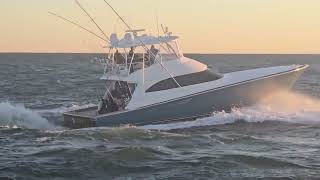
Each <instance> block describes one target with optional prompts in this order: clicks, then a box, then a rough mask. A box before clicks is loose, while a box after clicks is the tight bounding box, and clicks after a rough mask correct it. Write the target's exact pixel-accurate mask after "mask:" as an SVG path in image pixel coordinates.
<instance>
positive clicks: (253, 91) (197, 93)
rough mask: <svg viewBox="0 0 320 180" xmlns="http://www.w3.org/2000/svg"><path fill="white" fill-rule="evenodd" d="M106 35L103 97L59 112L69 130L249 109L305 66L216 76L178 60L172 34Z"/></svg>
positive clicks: (192, 62)
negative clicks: (120, 37)
mask: <svg viewBox="0 0 320 180" xmlns="http://www.w3.org/2000/svg"><path fill="white" fill-rule="evenodd" d="M143 31H144V30H128V31H126V32H125V34H124V37H123V38H122V39H118V36H117V34H111V36H110V38H109V39H110V46H108V47H106V48H109V53H108V54H106V56H107V57H106V58H105V60H104V61H103V65H104V74H103V76H102V77H101V79H102V80H103V81H104V82H105V84H106V90H105V94H104V95H103V96H102V97H101V102H100V104H99V105H97V106H93V107H88V108H84V109H78V110H74V111H70V112H66V113H64V125H65V126H67V127H70V128H85V127H101V126H112V127H114V126H121V125H135V126H141V125H150V124H161V123H169V122H174V121H186V120H193V119H196V118H199V117H204V116H210V115H211V114H212V112H216V111H222V110H224V111H229V110H230V109H232V108H233V107H235V106H236V107H239V106H248V105H252V104H254V103H256V102H258V101H259V100H261V99H262V98H263V97H265V96H266V95H268V94H269V93H272V92H275V91H278V90H283V89H289V88H291V87H292V85H293V84H294V83H295V81H296V80H297V79H298V78H299V76H300V75H301V74H302V73H303V71H304V70H305V69H306V68H307V67H308V65H289V66H276V67H267V68H258V69H251V70H245V71H238V72H231V73H226V74H220V73H218V72H217V71H216V70H214V69H212V68H209V67H208V66H207V65H205V64H203V63H200V62H198V61H196V60H194V59H190V58H187V57H184V56H183V54H182V52H181V50H180V49H179V46H178V42H177V39H178V37H177V36H173V35H172V33H169V32H168V31H167V30H166V31H164V35H163V36H150V35H146V34H143V35H139V33H141V32H143Z"/></svg>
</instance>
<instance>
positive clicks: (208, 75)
mask: <svg viewBox="0 0 320 180" xmlns="http://www.w3.org/2000/svg"><path fill="white" fill-rule="evenodd" d="M221 77H222V76H221V75H219V74H216V73H214V72H212V71H210V70H206V71H202V72H198V73H193V74H187V75H182V76H176V77H174V78H175V79H176V81H178V83H179V84H180V86H182V87H183V86H190V85H194V84H200V83H204V82H209V81H214V80H217V79H220V78H221ZM173 88H178V85H177V84H176V83H175V82H174V80H173V79H172V78H168V79H165V80H163V81H160V82H158V83H157V84H154V85H153V86H151V87H150V88H149V89H148V90H146V92H154V91H162V90H166V89H173Z"/></svg>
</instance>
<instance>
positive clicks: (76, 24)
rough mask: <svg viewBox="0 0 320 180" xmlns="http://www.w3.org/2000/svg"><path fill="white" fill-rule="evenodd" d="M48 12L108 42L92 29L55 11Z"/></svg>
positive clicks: (107, 41)
mask: <svg viewBox="0 0 320 180" xmlns="http://www.w3.org/2000/svg"><path fill="white" fill-rule="evenodd" d="M48 13H49V14H51V15H53V16H55V17H57V18H60V19H62V20H64V21H66V22H68V23H70V24H73V25H74V26H76V27H78V28H80V29H83V30H85V31H87V32H88V33H90V34H92V35H94V36H96V37H97V38H99V39H101V40H103V41H105V42H106V43H109V40H107V39H105V38H103V37H101V36H99V35H97V34H96V33H94V32H93V31H92V30H89V29H87V28H85V27H83V26H82V25H80V24H78V23H76V22H74V21H72V20H69V19H67V18H65V17H63V16H60V15H58V14H56V13H53V12H48Z"/></svg>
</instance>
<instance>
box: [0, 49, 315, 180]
mask: <svg viewBox="0 0 320 180" xmlns="http://www.w3.org/2000/svg"><path fill="white" fill-rule="evenodd" d="M99 56H100V57H101V56H102V55H101V54H0V179H1V178H7V179H320V119H319V117H320V100H319V99H320V55H192V54H189V55H186V56H188V57H192V58H195V59H198V60H199V61H201V62H204V63H206V64H208V65H211V66H213V67H215V68H217V69H219V71H220V72H231V71H237V70H244V69H251V68H255V67H268V66H275V65H288V64H310V68H309V69H308V70H307V71H306V72H305V74H303V76H302V77H301V78H300V79H299V80H298V81H297V83H296V84H295V86H294V87H293V90H292V91H291V92H288V93H280V94H275V95H274V96H273V97H269V98H266V100H265V101H263V102H261V103H259V104H257V105H255V106H252V107H245V108H241V109H234V110H233V111H232V112H231V113H225V112H213V115H212V116H211V117H207V118H203V119H198V120H196V121H192V122H181V123H174V124H165V125H152V126H144V127H130V126H125V127H118V128H91V129H81V130H68V129H64V128H63V127H61V125H62V120H63V119H62V116H61V114H62V113H63V112H65V111H67V110H71V109H74V108H79V107H83V106H87V105H88V104H89V105H90V104H95V103H97V102H98V100H99V99H100V95H101V94H102V93H103V92H102V89H103V82H101V81H100V80H99V76H100V75H101V73H102V67H101V66H100V65H99V64H97V63H95V62H94V61H93V59H94V58H95V57H99Z"/></svg>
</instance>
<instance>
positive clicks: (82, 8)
mask: <svg viewBox="0 0 320 180" xmlns="http://www.w3.org/2000/svg"><path fill="white" fill-rule="evenodd" d="M75 2H76V4H77V5H78V6H79V8H80V9H81V10H82V11H83V12H84V13H85V14H86V15H87V16H88V17H89V18H90V20H91V21H92V22H93V23H94V24H95V25H96V27H97V28H98V29H99V30H100V32H101V33H102V34H103V35H104V37H105V38H106V39H107V40H108V41H109V42H108V43H109V44H110V39H109V37H108V36H107V35H106V33H105V32H104V31H103V30H102V28H101V27H100V26H99V25H98V23H96V21H95V20H94V19H93V18H92V16H91V15H90V14H89V13H88V11H87V10H86V9H85V8H84V7H83V6H82V5H81V4H80V2H79V1H78V0H75Z"/></svg>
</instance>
